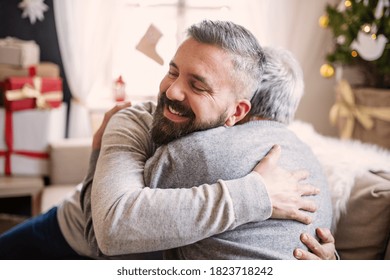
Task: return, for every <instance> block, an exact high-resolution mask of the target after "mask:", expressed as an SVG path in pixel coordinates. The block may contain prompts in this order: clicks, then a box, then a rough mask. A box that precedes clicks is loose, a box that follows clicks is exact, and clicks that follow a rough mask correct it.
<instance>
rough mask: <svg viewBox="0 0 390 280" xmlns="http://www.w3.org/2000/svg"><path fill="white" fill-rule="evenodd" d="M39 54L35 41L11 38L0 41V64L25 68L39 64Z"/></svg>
mask: <svg viewBox="0 0 390 280" xmlns="http://www.w3.org/2000/svg"><path fill="white" fill-rule="evenodd" d="M39 54H40V49H39V46H38V45H37V44H36V43H35V41H25V40H20V39H17V38H12V37H7V38H3V39H0V63H3V64H11V65H16V66H22V67H27V66H29V65H33V64H38V63H39Z"/></svg>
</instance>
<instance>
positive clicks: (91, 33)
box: [53, 0, 118, 137]
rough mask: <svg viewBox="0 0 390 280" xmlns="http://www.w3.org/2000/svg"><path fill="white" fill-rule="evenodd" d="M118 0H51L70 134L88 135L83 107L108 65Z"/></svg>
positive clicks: (89, 127)
mask: <svg viewBox="0 0 390 280" xmlns="http://www.w3.org/2000/svg"><path fill="white" fill-rule="evenodd" d="M117 2H118V1H117V0H110V1H107V0H65V1H64V0H54V1H53V3H54V14H55V22H56V29H57V34H58V41H59V46H60V51H61V57H62V62H63V65H64V69H65V74H66V77H67V81H68V84H69V88H70V91H71V94H72V102H71V107H70V116H69V131H68V132H69V133H68V134H69V137H88V136H91V133H92V132H91V123H90V118H89V113H88V110H87V107H86V103H87V99H88V95H89V94H90V92H91V88H92V87H93V85H94V83H95V82H96V80H97V79H99V78H101V77H105V75H104V74H103V73H104V71H105V69H106V68H107V67H109V65H107V63H108V61H109V60H108V57H109V55H110V49H111V41H112V40H111V36H113V35H114V34H115V32H113V31H114V30H115V24H116V20H115V16H113V15H115V12H116V7H117Z"/></svg>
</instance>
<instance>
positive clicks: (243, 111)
mask: <svg viewBox="0 0 390 280" xmlns="http://www.w3.org/2000/svg"><path fill="white" fill-rule="evenodd" d="M235 109H236V111H235V112H234V114H233V115H231V116H230V117H229V118H228V119H227V120H226V122H225V125H226V126H233V125H235V124H236V123H238V122H239V121H241V120H242V119H243V118H245V116H246V115H247V114H248V113H249V111H250V109H251V102H250V101H249V100H247V99H241V100H239V101H238V103H237V105H236V108H235Z"/></svg>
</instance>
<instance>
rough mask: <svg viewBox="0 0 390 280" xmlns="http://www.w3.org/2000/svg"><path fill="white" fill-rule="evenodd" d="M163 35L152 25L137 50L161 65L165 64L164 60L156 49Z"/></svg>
mask: <svg viewBox="0 0 390 280" xmlns="http://www.w3.org/2000/svg"><path fill="white" fill-rule="evenodd" d="M162 35H163V34H162V33H161V31H160V30H159V29H158V28H157V27H156V26H155V25H153V24H151V25H150V26H149V28H148V30H147V31H146V33H145V35H144V36H143V37H142V38H141V40H140V41H139V43H138V44H137V46H136V49H137V50H138V51H140V52H142V53H143V54H145V55H146V56H147V57H149V58H151V59H153V60H154V61H156V62H157V63H158V64H160V65H163V64H164V60H163V59H162V57H161V56H160V55H159V54H158V53H157V50H156V47H157V43H158V41H159V40H160V38H161V37H162Z"/></svg>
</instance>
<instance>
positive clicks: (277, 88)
mask: <svg viewBox="0 0 390 280" xmlns="http://www.w3.org/2000/svg"><path fill="white" fill-rule="evenodd" d="M264 53H265V57H266V61H267V62H266V65H265V68H264V72H263V75H262V77H261V79H260V81H259V85H258V88H257V90H256V93H255V94H254V95H253V97H252V99H251V104H252V107H251V110H250V112H249V116H250V117H251V116H257V117H261V118H266V119H270V120H274V121H278V122H281V123H285V124H289V123H290V122H291V121H292V120H293V119H294V115H295V112H296V109H297V107H298V104H299V102H300V100H301V98H302V96H303V92H304V82H303V73H302V69H301V67H300V65H299V63H298V61H297V60H296V59H295V58H294V56H293V55H292V53H291V52H289V51H287V50H284V49H280V48H270V47H265V48H264Z"/></svg>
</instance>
